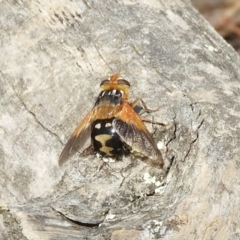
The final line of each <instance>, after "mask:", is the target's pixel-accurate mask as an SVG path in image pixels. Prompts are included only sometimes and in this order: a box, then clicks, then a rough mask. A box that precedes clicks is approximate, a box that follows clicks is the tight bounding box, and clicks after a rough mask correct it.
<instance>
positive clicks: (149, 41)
mask: <svg viewBox="0 0 240 240" xmlns="http://www.w3.org/2000/svg"><path fill="white" fill-rule="evenodd" d="M0 13H1V14H0V26H1V27H0V33H1V45H0V52H1V59H0V70H1V72H0V79H1V81H0V91H1V97H0V102H1V104H0V108H1V109H0V110H1V115H0V138H1V143H0V156H1V158H0V165H1V168H0V169H1V175H0V182H1V186H2V187H1V190H0V213H1V215H0V216H1V217H0V238H1V239H112V240H117V239H222V240H226V239H231V240H235V239H236V240H237V239H239V238H240V227H239V226H240V225H239V212H240V201H239V189H240V178H239V168H240V164H239V154H240V144H239V135H240V131H239V119H240V114H239V110H240V105H239V101H240V97H239V92H240V82H239V75H240V71H239V57H238V55H237V54H236V53H235V52H234V50H233V49H232V48H231V47H230V46H229V45H227V44H226V42H225V41H224V40H223V39H222V38H221V37H220V36H219V35H218V34H217V33H216V32H215V31H214V30H213V29H212V27H211V26H210V25H209V24H208V23H207V22H206V21H204V20H203V18H202V17H201V16H200V15H199V14H198V13H197V12H196V10H195V9H194V8H193V7H192V6H191V5H190V3H189V2H188V1H183V0H175V1H164V0H159V1H156V0H152V1H144V0H137V1H130V0H129V1H128V0H119V1H110V0H109V1H97V0H90V1H88V0H83V1H69V0H62V1H55V0H53V1H46V2H45V1H2V2H1V3H0ZM116 72H120V74H121V75H122V76H123V77H124V78H125V79H127V80H128V81H129V82H130V83H131V100H134V99H136V98H139V97H141V98H142V99H143V100H144V101H145V103H146V104H147V106H148V108H150V109H156V108H158V107H159V110H158V111H156V112H153V113H151V115H147V116H146V117H148V118H149V119H152V118H153V119H154V121H157V122H163V123H166V124H167V127H165V128H164V127H162V126H160V125H157V124H147V127H148V128H149V130H150V131H151V132H153V134H154V138H155V140H156V142H158V146H159V148H160V149H161V152H162V154H163V158H164V162H165V168H164V169H163V170H159V169H156V168H154V167H151V166H149V165H148V164H146V163H144V162H142V161H140V160H139V159H137V158H135V157H134V156H130V157H126V158H123V160H122V161H118V162H108V163H103V160H102V159H100V158H98V157H97V156H95V155H90V156H81V155H79V154H76V155H75V156H74V157H72V158H71V160H70V161H69V162H67V163H66V164H65V165H63V167H62V168H59V167H58V157H59V154H60V152H61V149H62V148H63V146H64V143H65V142H66V141H67V139H68V138H69V137H70V134H71V133H72V131H73V130H74V128H75V127H76V126H77V124H78V123H79V121H80V120H81V119H82V118H83V117H84V116H85V115H86V114H87V113H88V111H90V109H91V108H92V106H93V104H94V101H95V99H96V97H97V95H98V92H99V84H100V82H101V80H103V79H105V78H106V77H108V76H110V75H112V74H114V73H116Z"/></svg>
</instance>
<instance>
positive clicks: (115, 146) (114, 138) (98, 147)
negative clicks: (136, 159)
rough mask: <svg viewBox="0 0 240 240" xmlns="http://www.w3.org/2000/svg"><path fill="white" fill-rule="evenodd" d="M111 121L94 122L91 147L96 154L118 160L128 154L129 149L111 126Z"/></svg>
mask: <svg viewBox="0 0 240 240" xmlns="http://www.w3.org/2000/svg"><path fill="white" fill-rule="evenodd" d="M113 120H114V118H111V119H101V120H96V121H95V122H94V123H93V125H92V126H93V130H92V133H91V139H92V145H93V148H94V150H95V151H96V152H98V153H99V154H101V155H102V156H105V157H113V158H119V157H121V156H123V155H127V154H129V153H130V147H129V146H128V145H127V144H126V143H125V142H123V141H122V140H121V139H120V137H119V135H118V134H117V133H116V131H115V129H114V128H113V126H112V121H113Z"/></svg>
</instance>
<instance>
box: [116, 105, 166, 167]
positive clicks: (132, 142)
mask: <svg viewBox="0 0 240 240" xmlns="http://www.w3.org/2000/svg"><path fill="white" fill-rule="evenodd" d="M113 127H114V129H115V130H116V132H117V134H118V135H119V136H120V137H121V139H122V140H123V141H124V142H125V143H127V144H128V145H129V146H130V147H131V148H132V149H133V150H134V151H136V152H139V153H141V154H143V155H144V156H146V157H147V158H148V160H149V161H150V163H151V164H152V165H154V166H158V167H161V168H162V167H163V159H162V154H161V152H160V151H159V149H158V148H157V145H156V143H155V142H154V139H153V137H152V135H151V134H150V133H149V131H148V130H147V128H146V126H145V125H144V123H143V122H142V120H141V118H140V117H139V115H138V114H137V113H136V112H135V111H134V109H133V108H132V107H131V106H130V105H129V104H128V103H125V104H124V105H123V108H122V110H121V111H119V112H118V113H117V114H116V116H115V119H114V120H113Z"/></svg>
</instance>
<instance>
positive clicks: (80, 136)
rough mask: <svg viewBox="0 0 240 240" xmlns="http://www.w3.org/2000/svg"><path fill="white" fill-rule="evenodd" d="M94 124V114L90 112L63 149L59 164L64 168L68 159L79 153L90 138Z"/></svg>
mask: <svg viewBox="0 0 240 240" xmlns="http://www.w3.org/2000/svg"><path fill="white" fill-rule="evenodd" d="M92 122H93V112H92V111H91V112H89V113H88V115H87V116H86V117H85V118H84V119H83V120H82V121H81V122H80V124H79V125H78V127H77V128H76V130H75V131H74V132H73V134H72V136H71V137H70V138H69V140H68V141H67V143H66V145H65V147H64V148H63V150H62V152H61V154H60V157H59V160H58V164H59V166H62V165H63V164H64V163H65V162H66V161H67V160H68V158H70V157H71V156H72V155H73V154H75V153H76V152H77V151H79V150H80V149H81V148H82V147H83V146H84V144H85V142H86V141H87V139H88V138H89V137H90V134H91V130H92Z"/></svg>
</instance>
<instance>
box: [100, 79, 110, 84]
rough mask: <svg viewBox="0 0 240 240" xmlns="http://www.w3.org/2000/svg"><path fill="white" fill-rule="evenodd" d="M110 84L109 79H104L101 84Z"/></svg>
mask: <svg viewBox="0 0 240 240" xmlns="http://www.w3.org/2000/svg"><path fill="white" fill-rule="evenodd" d="M108 84H109V80H107V79H106V80H103V81H102V82H101V84H100V86H103V85H108Z"/></svg>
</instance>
